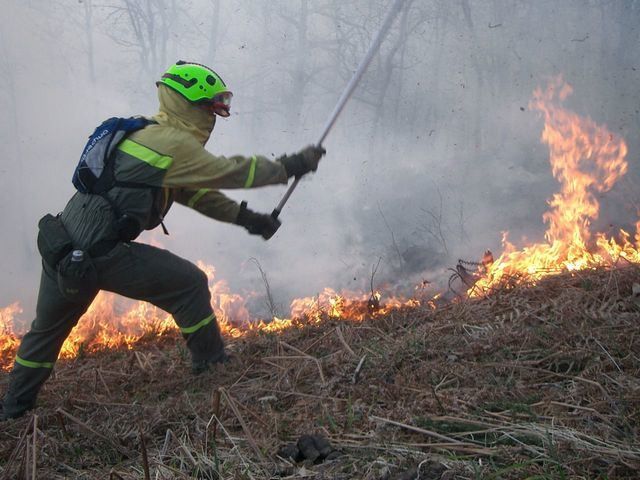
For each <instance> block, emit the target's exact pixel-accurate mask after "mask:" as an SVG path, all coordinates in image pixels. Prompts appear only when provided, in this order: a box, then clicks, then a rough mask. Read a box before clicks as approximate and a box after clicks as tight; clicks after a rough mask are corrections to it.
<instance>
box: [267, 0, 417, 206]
mask: <svg viewBox="0 0 640 480" xmlns="http://www.w3.org/2000/svg"><path fill="white" fill-rule="evenodd" d="M404 1H405V0H396V1H395V2H394V4H393V5H392V6H391V8H390V9H389V11H388V12H387V15H386V16H385V18H384V21H383V22H382V26H381V27H380V30H378V33H377V34H376V36H375V38H374V39H373V42H371V46H370V47H369V50H368V51H367V54H366V55H365V56H364V58H363V59H362V61H361V62H360V65H358V69H357V70H356V73H354V74H353V77H351V80H349V83H348V85H347V87H346V88H345V89H344V91H343V92H342V95H341V96H340V99H339V100H338V103H337V104H336V106H335V108H334V109H333V112H331V115H330V116H329V120H328V121H327V123H326V125H325V127H324V130H323V131H322V135H321V136H320V140H318V143H317V145H318V146H321V145H322V142H324V140H325V139H326V138H327V135H329V132H330V131H331V128H333V125H334V123H336V120H337V119H338V116H339V115H340V112H342V109H343V108H344V106H345V105H346V104H347V101H348V100H349V98H350V97H351V94H352V93H353V91H354V90H355V88H356V86H357V85H358V82H360V79H361V78H362V75H363V74H364V72H365V70H366V69H367V67H368V66H369V64H370V63H371V59H373V56H374V55H375V54H376V52H377V51H378V49H379V48H380V44H381V43H382V40H384V37H385V35H386V34H387V31H388V30H389V27H391V24H392V23H393V20H394V19H395V17H396V15H397V14H398V12H399V11H400V9H401V8H402V4H403V3H404ZM299 181H300V178H299V177H298V178H296V179H295V180H294V181H293V183H292V184H291V185H290V186H289V188H288V190H287V191H286V193H285V194H284V196H283V197H282V200H280V203H279V204H278V206H277V207H276V208H275V209H274V210H273V212H271V216H272V217H273V218H278V216H280V212H282V209H283V208H284V206H285V204H286V203H287V200H289V197H290V196H291V194H292V193H293V191H294V190H295V189H296V187H297V186H298V182H299Z"/></svg>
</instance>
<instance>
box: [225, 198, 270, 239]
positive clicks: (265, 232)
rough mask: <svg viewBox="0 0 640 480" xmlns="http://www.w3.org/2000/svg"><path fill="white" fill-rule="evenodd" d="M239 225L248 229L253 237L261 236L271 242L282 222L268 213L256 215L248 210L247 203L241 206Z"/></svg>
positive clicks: (237, 221)
mask: <svg viewBox="0 0 640 480" xmlns="http://www.w3.org/2000/svg"><path fill="white" fill-rule="evenodd" d="M236 223H237V224H238V225H241V226H243V227H244V228H246V229H247V230H248V231H249V233H250V234H251V235H261V236H262V238H264V239H265V240H269V239H270V238H271V237H273V235H274V234H275V233H276V232H277V231H278V228H280V225H281V223H280V221H279V220H278V219H277V218H273V216H271V215H269V214H266V213H256V212H254V211H253V210H250V209H248V208H247V202H242V203H241V204H240V211H239V212H238V217H237V218H236Z"/></svg>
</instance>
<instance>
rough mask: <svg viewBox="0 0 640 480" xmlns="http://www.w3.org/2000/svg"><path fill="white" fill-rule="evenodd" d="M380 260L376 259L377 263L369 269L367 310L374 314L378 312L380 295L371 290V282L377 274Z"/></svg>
mask: <svg viewBox="0 0 640 480" xmlns="http://www.w3.org/2000/svg"><path fill="white" fill-rule="evenodd" d="M381 260H382V257H380V258H378V263H376V265H375V266H372V267H371V281H370V287H371V296H370V297H369V301H368V302H367V308H368V309H369V312H371V313H375V312H377V311H378V310H380V295H379V294H378V293H377V292H376V291H375V290H374V288H373V280H374V278H375V276H376V273H377V272H378V267H379V266H380V261H381Z"/></svg>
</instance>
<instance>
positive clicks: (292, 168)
mask: <svg viewBox="0 0 640 480" xmlns="http://www.w3.org/2000/svg"><path fill="white" fill-rule="evenodd" d="M325 153H327V151H326V150H325V149H324V147H322V146H320V145H318V146H316V145H309V146H308V147H305V148H303V149H302V150H300V151H299V152H298V153H294V154H293V155H283V156H282V157H280V158H278V160H277V161H278V162H280V163H281V164H282V165H283V166H284V169H285V170H286V171H287V176H288V177H301V176H303V175H305V174H307V173H309V172H315V171H316V170H317V169H318V162H320V159H321V158H322V156H323V155H324V154H325Z"/></svg>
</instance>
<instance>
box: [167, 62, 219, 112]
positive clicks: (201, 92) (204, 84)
mask: <svg viewBox="0 0 640 480" xmlns="http://www.w3.org/2000/svg"><path fill="white" fill-rule="evenodd" d="M161 83H162V84H164V85H166V86H167V87H170V88H173V89H174V90H175V91H176V92H178V93H179V94H181V95H182V96H183V97H184V98H186V99H187V100H189V101H190V102H193V103H200V102H202V103H207V102H211V101H213V100H214V99H216V97H218V98H220V97H228V98H229V99H230V96H231V92H230V91H229V89H228V88H227V85H226V84H225V83H224V81H223V80H222V78H220V75H218V74H217V73H216V72H214V71H213V70H211V69H210V68H209V67H205V66H204V65H200V64H199V63H191V62H184V61H182V60H180V61H179V62H177V63H176V64H174V65H172V66H171V67H169V70H167V71H166V72H165V74H164V75H162V78H161V79H160V81H159V82H156V85H159V84H161Z"/></svg>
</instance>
